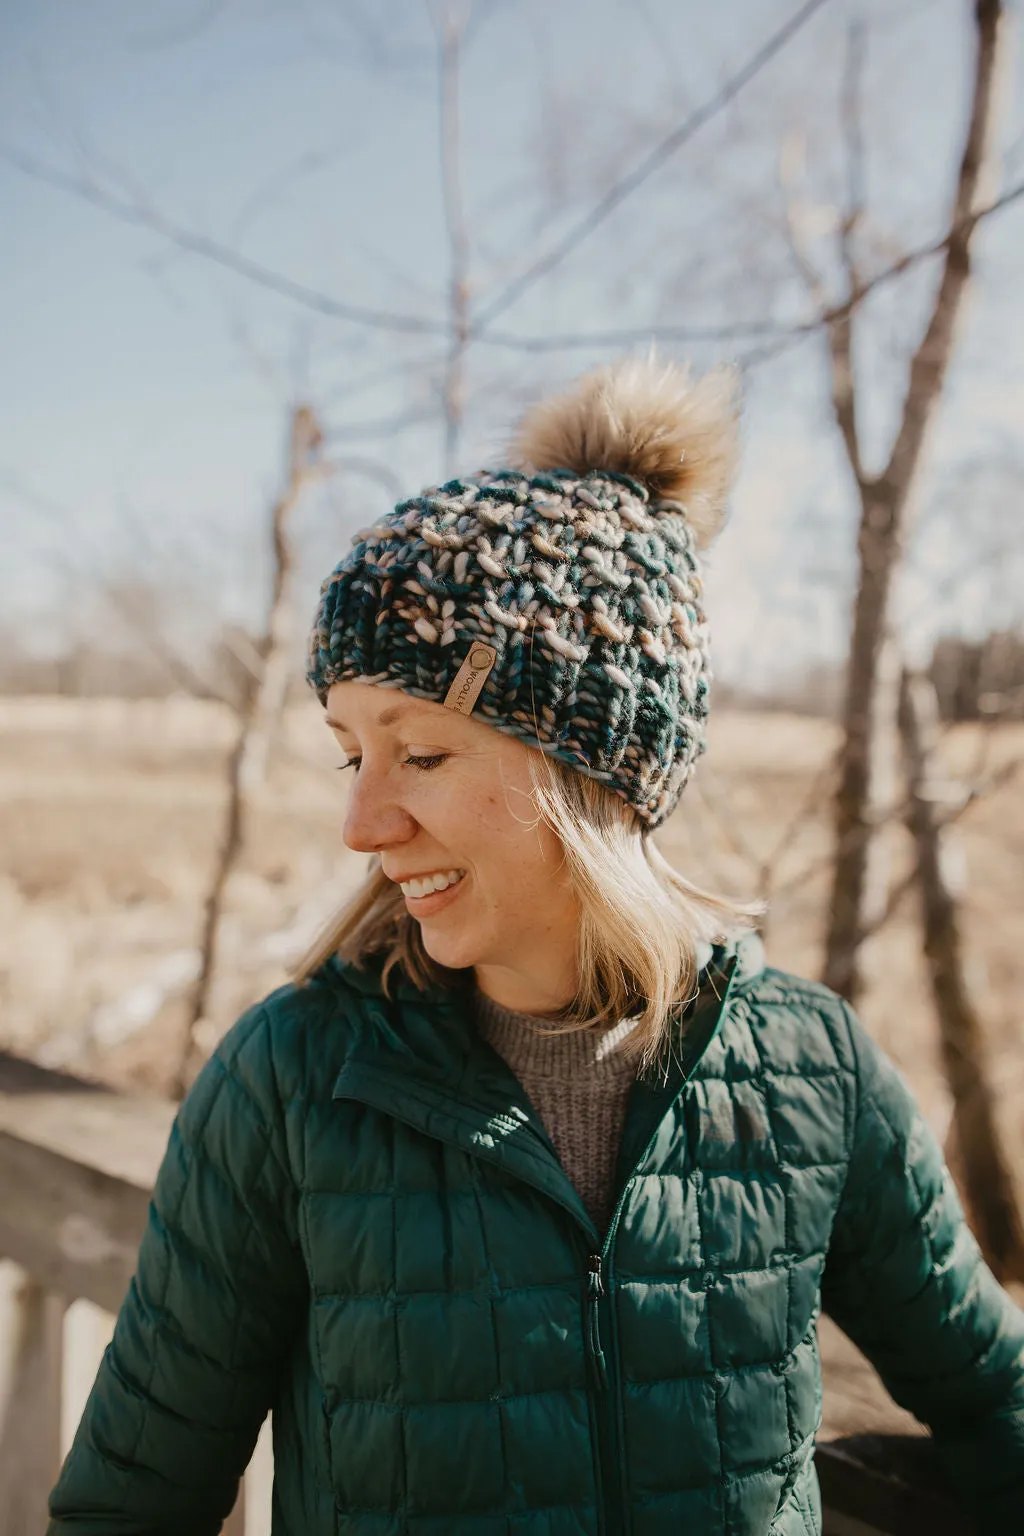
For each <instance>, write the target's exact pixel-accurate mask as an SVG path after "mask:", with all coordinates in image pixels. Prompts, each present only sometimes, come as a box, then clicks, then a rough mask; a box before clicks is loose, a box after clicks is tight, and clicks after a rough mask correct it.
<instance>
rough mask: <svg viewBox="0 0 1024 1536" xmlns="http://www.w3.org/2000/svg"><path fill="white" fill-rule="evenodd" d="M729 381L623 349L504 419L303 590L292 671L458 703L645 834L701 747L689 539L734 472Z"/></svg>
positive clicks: (704, 707) (707, 523) (669, 804)
mask: <svg viewBox="0 0 1024 1536" xmlns="http://www.w3.org/2000/svg"><path fill="white" fill-rule="evenodd" d="M736 446H737V409H736V404H735V387H734V378H733V375H732V373H731V372H730V371H728V370H718V371H716V372H715V373H712V374H708V375H705V377H704V378H703V379H701V380H699V381H698V382H696V383H692V382H691V381H690V379H689V376H688V374H687V372H686V371H685V370H684V369H682V368H681V367H679V366H678V365H676V364H672V363H668V364H660V363H655V362H654V360H653V359H649V360H636V359H626V360H623V361H620V362H618V363H615V364H612V365H610V366H607V367H605V368H600V369H597V370H595V371H594V372H592V373H590V374H587V375H585V376H584V377H583V378H582V379H580V380H579V381H578V382H577V383H576V384H575V385H574V386H573V387H572V388H571V389H570V390H569V391H568V392H567V393H566V394H564V395H561V396H558V397H556V398H553V399H550V400H546V401H543V402H541V403H540V404H539V405H537V406H534V408H533V409H532V410H531V411H530V412H529V413H528V414H527V416H526V417H525V419H524V421H523V422H522V424H521V426H520V428H519V430H518V432H517V434H516V436H515V438H514V440H513V445H512V450H511V452H510V455H509V467H507V468H503V469H496V470H491V471H485V472H482V473H480V474H477V475H471V476H469V477H468V478H466V479H456V480H449V481H447V482H446V483H445V484H444V485H441V486H437V487H434V488H431V489H428V490H426V491H424V492H423V494H422V495H420V496H416V497H413V498H411V499H410V500H408V501H401V502H399V503H398V505H397V506H396V507H395V509H394V511H393V512H391V513H390V514H388V515H387V516H385V517H383V518H381V519H380V521H379V522H377V523H375V524H374V525H373V527H370V528H363V529H361V530H360V531H359V532H358V533H357V534H355V535H354V536H353V539H352V543H353V545H354V548H353V549H352V550H350V552H349V553H348V554H347V555H346V556H345V557H344V559H343V560H342V561H341V562H340V564H339V565H338V566H337V567H336V568H335V570H334V572H333V573H332V574H331V575H330V576H329V577H328V578H327V580H326V581H325V582H324V584H323V587H322V588H321V594H320V603H319V608H318V611H317V615H316V621H315V624H314V627H313V631H312V634H311V637H310V658H309V671H308V674H307V675H308V678H309V681H310V683H311V684H312V686H313V687H314V688H315V689H316V692H317V694H318V695H319V698H320V700H321V703H326V700H327V692H328V689H329V688H330V687H331V685H332V683H336V682H345V681H348V680H350V679H356V678H357V679H360V680H361V681H363V682H367V683H377V684H379V685H381V686H382V687H386V688H399V689H402V690H403V691H404V692H406V693H409V694H413V695H415V696H416V697H417V698H424V699H432V700H435V701H436V702H438V703H441V704H443V705H445V706H446V707H447V708H449V709H453V710H457V711H459V712H461V713H464V714H473V715H474V716H475V717H476V718H477V719H480V720H482V721H483V722H485V723H486V724H487V725H491V726H493V727H494V728H495V729H496V730H499V731H503V732H505V733H506V734H508V735H511V736H515V737H518V738H519V739H520V740H521V741H524V742H526V743H527V744H528V745H529V746H531V747H535V748H537V749H539V750H540V751H541V752H545V753H547V754H549V755H550V756H553V757H557V758H558V759H560V760H561V761H562V762H565V763H568V764H569V765H570V767H572V768H575V769H577V770H578V771H579V772H581V773H584V774H586V775H588V777H590V778H593V779H598V780H600V781H601V782H602V783H604V784H606V785H607V787H608V788H609V789H610V790H611V791H613V792H614V793H615V794H616V795H619V796H620V797H621V798H622V799H623V800H625V801H627V802H628V804H630V805H631V806H632V807H633V809H634V810H635V811H636V813H637V815H638V816H639V818H640V820H641V822H642V823H643V824H644V825H645V826H646V827H648V828H654V827H657V826H659V825H660V824H661V823H662V822H663V821H664V820H665V818H666V817H667V816H668V815H669V813H670V812H671V811H672V810H673V809H674V807H675V805H676V803H677V801H678V799H679V796H680V794H681V793H682V790H683V788H684V786H685V784H686V782H687V779H688V778H689V776H690V773H691V772H692V770H693V767H694V764H695V762H696V760H697V758H698V757H699V756H700V754H701V753H702V752H703V751H704V749H705V745H706V742H705V722H706V719H707V713H708V686H709V682H710V678H711V674H710V671H709V666H708V630H707V623H706V619H705V613H704V609H703V606H702V601H701V596H702V583H701V576H700V565H699V558H698V550H700V549H702V548H703V547H704V546H706V545H707V544H708V543H709V542H710V540H711V539H712V538H713V537H714V535H715V534H716V533H717V532H718V529H719V527H720V526H721V523H722V522H723V520H724V514H725V502H726V497H727V495H728V492H729V489H730V486H731V483H732V478H733V474H734V469H735V460H736Z"/></svg>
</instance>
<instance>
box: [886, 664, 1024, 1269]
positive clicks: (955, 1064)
mask: <svg viewBox="0 0 1024 1536" xmlns="http://www.w3.org/2000/svg"><path fill="white" fill-rule="evenodd" d="M899 719H900V731H901V735H902V740H903V750H904V755H905V759H906V764H907V779H908V795H907V825H908V828H909V830H910V832H911V834H912V836H913V838H914V844H915V847H916V850H917V867H918V884H919V887H920V892H921V916H922V921H923V925H924V952H925V958H926V960H927V963H928V974H929V977H930V980H931V987H932V996H933V999H934V1002H935V1011H936V1014H937V1015H938V1020H939V1034H940V1040H941V1044H942V1059H943V1063H944V1065H945V1069H946V1077H947V1080H948V1082H949V1088H950V1093H951V1094H952V1097H953V1126H954V1131H955V1139H956V1146H957V1153H958V1162H959V1165H960V1170H961V1173H962V1179H963V1189H964V1197H965V1199H964V1203H965V1205H966V1207H967V1210H968V1213H969V1215H970V1218H971V1224H972V1226H973V1228H974V1232H975V1236H976V1237H977V1239H978V1242H979V1243H980V1245H981V1248H982V1252H983V1253H984V1255H985V1258H986V1259H987V1261H988V1263H989V1265H990V1267H991V1268H992V1270H993V1272H994V1273H995V1275H996V1276H997V1277H998V1278H999V1279H1000V1280H1003V1281H1005V1280H1024V1229H1022V1226H1021V1218H1020V1212H1019V1210H1018V1207H1017V1199H1016V1192H1015V1190H1014V1182H1013V1175H1012V1173H1011V1170H1010V1166H1009V1162H1008V1160H1007V1158H1006V1155H1005V1152H1004V1150H1003V1146H1002V1143H1001V1140H1000V1136H999V1129H998V1126H997V1123H996V1113H995V1101H994V1094H993V1091H992V1082H991V1075H990V1072H989V1069H988V1062H987V1052H986V1048H985V1039H984V1028H983V1024H982V1020H981V1017H980V1015H979V1013H978V1009H977V1007H976V1005H975V1002H974V999H973V998H972V997H971V994H970V989H969V987H968V985H967V981H966V978H965V975H964V961H963V949H964V945H963V936H962V934H961V931H960V915H959V911H958V905H957V899H956V895H955V892H954V890H953V887H952V882H951V881H950V879H949V876H948V873H947V872H948V870H949V866H950V859H949V843H950V838H951V836H952V834H951V833H950V832H949V831H948V830H947V831H945V832H944V831H943V829H942V824H941V820H940V814H939V811H938V810H937V801H938V796H937V795H936V792H935V786H934V777H933V774H934V769H933V766H932V765H933V764H934V762H935V755H936V745H937V737H938V700H937V698H936V695H935V688H934V686H933V684H932V683H931V681H930V680H929V679H928V678H927V677H924V676H920V675H918V676H912V675H911V674H910V673H909V672H904V674H903V683H902V688H901V695H900V716H899Z"/></svg>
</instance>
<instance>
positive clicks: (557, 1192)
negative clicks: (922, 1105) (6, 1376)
mask: <svg viewBox="0 0 1024 1536" xmlns="http://www.w3.org/2000/svg"><path fill="white" fill-rule="evenodd" d="M393 980H394V978H393ZM702 983H703V984H702V987H701V990H700V995H699V997H698V1000H697V1002H696V1003H695V1004H694V1005H691V1007H690V1009H689V1010H688V1013H687V1014H686V1015H685V1016H684V1020H685V1028H684V1029H682V1030H681V1031H680V1033H679V1039H678V1042H677V1050H676V1053H675V1057H674V1061H673V1065H672V1067H671V1070H670V1072H669V1075H668V1080H667V1081H662V1080H659V1081H651V1082H647V1083H643V1082H638V1083H637V1085H636V1087H635V1088H634V1089H633V1091H632V1097H631V1099H630V1104H629V1109H628V1113H627V1121H626V1128H625V1134H624V1140H623V1145H622V1151H621V1157H620V1162H619V1196H618V1202H617V1206H616V1210H615V1214H614V1217H613V1219H612V1222H611V1225H610V1228H609V1231H608V1233H607V1236H606V1237H605V1238H604V1240H603V1241H602V1240H601V1238H600V1237H599V1235H598V1233H597V1231H596V1230H595V1228H594V1226H593V1224H592V1222H591V1221H590V1219H589V1217H588V1216H587V1213H586V1210H585V1209H584V1207H583V1205H582V1204H581V1202H580V1199H579V1197H578V1195H577V1194H576V1192H575V1190H574V1189H573V1187H572V1185H571V1184H570V1183H569V1180H568V1179H567V1177H566V1175H565V1173H564V1172H563V1170H562V1168H561V1166H560V1164H559V1163H558V1161H557V1159H556V1157H555V1154H554V1150H553V1148H552V1145H551V1142H550V1140H549V1138H548V1136H547V1135H546V1133H545V1131H544V1129H543V1127H542V1125H541V1124H540V1122H539V1120H538V1118H537V1115H536V1113H535V1111H534V1110H533V1109H532V1107H531V1105H530V1104H529V1102H528V1100H527V1098H526V1096H525V1095H524V1092H523V1090H522V1087H521V1086H520V1085H519V1083H518V1082H517V1081H516V1079H515V1077H514V1076H513V1075H512V1073H511V1072H510V1070H509V1069H508V1068H507V1066H506V1065H505V1063H504V1062H503V1061H502V1060H501V1059H500V1057H498V1056H497V1055H496V1054H495V1053H494V1052H493V1051H492V1050H491V1048H490V1047H489V1046H488V1045H486V1044H485V1043H484V1042H483V1041H482V1040H481V1039H480V1038H479V1037H478V1036H477V1034H476V1033H475V1031H474V1029H473V1027H472V1024H471V1021H470V1018H469V1016H468V1012H467V1008H466V1004H465V1001H464V1000H462V999H460V998H459V997H458V996H457V995H455V994H449V995H447V996H445V995H437V996H429V997H424V996H423V995H422V994H420V993H418V992H417V991H416V990H415V989H414V988H413V987H412V986H411V984H410V983H409V982H408V981H407V980H405V979H403V980H401V982H400V984H399V985H398V986H397V987H393V991H394V994H395V995H394V996H393V997H392V998H391V999H387V998H385V997H384V996H383V994H382V992H381V989H380V985H379V979H378V973H377V972H375V971H374V970H373V969H368V970H365V971H357V970H355V969H353V968H351V967H345V966H342V965H340V964H337V963H334V962H332V963H330V964H329V965H327V966H325V967H324V968H323V970H322V971H320V972H319V973H318V975H317V976H316V977H315V978H314V980H313V981H312V983H310V984H309V985H308V986H306V987H305V988H302V989H299V988H294V987H286V988H284V989H282V990H281V991H279V992H277V993H275V994H274V995H273V996H272V997H270V998H269V999H268V1000H267V1001H266V1002H265V1003H263V1004H261V1005H260V1006H258V1007H256V1008H254V1009H252V1010H251V1012H249V1013H247V1014H246V1015H245V1016H244V1017H243V1018H242V1019H241V1020H240V1021H239V1022H238V1024H236V1025H235V1027H234V1028H233V1029H232V1030H231V1031H230V1033H229V1034H228V1035H227V1036H226V1037H225V1039H224V1041H223V1042H222V1044H221V1046H220V1047H219V1049H218V1050H217V1052H216V1053H215V1055H214V1056H213V1058H212V1059H211V1060H210V1062H209V1063H208V1064H207V1065H206V1067H205V1068H204V1070H203V1072H202V1074H201V1076H200V1078H199V1079H198V1081H197V1083H196V1085H195V1087H194V1088H193V1089H192V1091H191V1093H190V1094H189V1096H188V1098H187V1099H186V1101H185V1103H184V1104H183V1105H182V1107H181V1110H180V1113H179V1116H178V1119H177V1121H176V1123H175V1128H174V1131H173V1133H172V1136H171V1140H170V1144H169V1147H168V1151H167V1155H166V1158H165V1161H164V1163H163V1167H162V1170H161V1173H160V1177H159V1180H158V1183H157V1186H156V1190H155V1192H154V1195H153V1202H152V1206H151V1212H150V1218H149V1224H148V1228H147V1231H146V1234H145V1237H144V1239H143V1243H142V1247H141V1251H140V1255H139V1264H138V1272H137V1275H136V1277H135V1279H134V1280H133V1282H132V1285H131V1289H130V1291H129V1294H128V1297H127V1299H126V1301H125V1304H124V1307H123V1309H122V1311H121V1314H120V1317H119V1319H118V1322H117V1328H116V1331H115V1334H114V1339H113V1342H112V1343H111V1345H110V1348H109V1349H108V1351H107V1353H106V1356H105V1358H104V1361H103V1364H102V1366H101V1368H100V1372H99V1376H98V1378H97V1381H96V1384H95V1386H94V1388H93V1392H92V1396H91V1397H90V1399H89V1403H88V1406H87V1408H86V1411H85V1415H84V1417H83V1420H82V1423H81V1425H80V1427H79V1430H78V1434H77V1437H76V1439H75V1443H74V1446H73V1448H72V1450H71V1452H70V1454H69V1456H68V1459H67V1462H66V1463H65V1466H64V1469H63V1471H62V1474H61V1477H60V1480H59V1482H58V1484H57V1487H56V1489H55V1490H54V1492H53V1494H52V1496H51V1513H52V1517H53V1518H52V1522H51V1524H50V1527H49V1531H50V1533H51V1536H57V1533H65V1536H70V1533H75V1536H112V1533H115V1532H116V1533H121V1536H125V1533H133V1536H143V1533H146V1536H157V1533H163V1536H171V1533H173V1536H213V1533H214V1532H216V1531H218V1530H219V1528H220V1524H221V1521H222V1519H223V1518H224V1516H225V1515H226V1514H227V1512H228V1510H229V1509H230V1507H231V1504H232V1501H233V1500H234V1497H235V1492H236V1487H237V1480H238V1478H239V1475H240V1474H241V1472H242V1470H243V1468H244V1467H245V1465H246V1463H247V1462H248V1460H249V1457H250V1455H251V1454H252V1450H253V1445H254V1443H255V1440H256V1435H257V1432H258V1430H259V1427H260V1423H261V1421H262V1420H263V1418H264V1416H265V1415H266V1413H267V1411H268V1409H273V1429H274V1451H275V1469H276V1476H275V1488H274V1515H273V1531H274V1536H597V1533H603V1536H626V1533H630V1536H670V1533H671V1536H680V1533H686V1536H770V1533H774V1536H815V1533H817V1532H819V1531H820V1529H821V1512H820V1496H819V1491H818V1485H817V1478H816V1475H815V1471H814V1462H813V1454H814V1434H815V1430H816V1428H817V1426H818V1423H819V1414H820V1408H821V1381H820V1375H819V1364H818V1354H817V1346H816V1338H815V1319H816V1317H817V1315H818V1312H819V1310H820V1308H821V1307H822V1305H823V1306H824V1307H825V1308H826V1309H827V1310H828V1311H829V1312H830V1313H831V1314H832V1316H833V1317H834V1318H835V1319H836V1320H837V1322H838V1323H839V1324H840V1326H841V1327H842V1328H843V1329H845V1330H846V1332H847V1333H848V1334H850V1336H851V1337H852V1338H853V1339H855V1340H856V1342H857V1343H858V1344H859V1345H860V1346H861V1348H862V1349H864V1350H865V1352H866V1353H867V1354H868V1356H869V1357H870V1358H871V1359H872V1360H873V1361H874V1363H875V1365H876V1366H877V1368H878V1370H879V1371H880V1373H881V1375H882V1377H883V1379H884V1381H885V1383H886V1385H887V1387H888V1389H889V1391H890V1392H891V1393H892V1395H893V1397H894V1398H896V1400H897V1401H898V1402H900V1403H902V1404H904V1405H905V1406H906V1407H907V1408H909V1409H910V1410H911V1411H912V1412H914V1413H915V1414H916V1415H917V1416H918V1417H919V1418H920V1419H922V1420H924V1421H925V1422H926V1423H928V1424H929V1425H930V1426H931V1428H932V1431H933V1433H934V1435H935V1436H936V1438H937V1439H940V1440H941V1443H942V1445H943V1448H944V1462H945V1466H946V1468H947V1469H948V1473H949V1476H950V1478H951V1480H952V1481H953V1483H954V1486H956V1487H957V1488H958V1489H959V1491H960V1492H961V1494H962V1495H963V1497H964V1499H965V1500H966V1501H967V1502H968V1503H969V1504H970V1505H971V1506H972V1507H973V1508H974V1510H975V1511H976V1514H977V1516H978V1519H979V1524H980V1528H981V1529H982V1531H984V1532H985V1533H992V1536H995V1533H998V1536H1010V1533H1011V1532H1015V1531H1022V1530H1024V1314H1022V1313H1021V1312H1020V1311H1019V1310H1018V1309H1017V1308H1016V1307H1015V1306H1014V1305H1013V1304H1012V1303H1011V1302H1010V1300H1009V1299H1008V1297H1007V1296H1006V1294H1005V1293H1004V1292H1003V1291H1002V1289H1001V1288H1000V1287H999V1286H998V1285H997V1284H996V1282H995V1280H994V1279H993V1278H992V1276H991V1274H990V1273H989V1271H988V1270H987V1269H986V1267H985V1266H984V1265H983V1263H982V1262H981V1260H980V1257H979V1253H978V1249H977V1247H976V1245H975V1243H974V1240H973V1239H972V1237H971V1235H970V1232H969V1230H968V1229H967V1227H966V1226H965V1224H964V1221H963V1216H962V1212H961V1208H960V1206H959V1204H958V1202H957V1198H956V1195H955V1193H954V1191H953V1188H952V1186H951V1184H950V1181H949V1177H948V1175H947V1174H946V1172H945V1170H944V1167H943V1163H942V1159H941V1156H940V1153H939V1151H938V1148H937V1146H936V1144H935V1142H934V1140H933V1138H932V1136H931V1135H930V1133H929V1131H928V1130H927V1128H926V1126H925V1124H924V1122H923V1121H922V1119H921V1118H920V1116H919V1114H918V1112H917V1111H916V1109H915V1106H914V1103H913V1101H912V1099H911V1098H910V1096H909V1094H908V1092H907V1089H906V1088H905V1086H904V1084H903V1081H902V1079H901V1078H900V1077H899V1076H898V1074H897V1073H896V1071H895V1069H894V1068H893V1067H892V1065H891V1064H890V1063H889V1061H888V1059H887V1058H886V1057H885V1056H884V1055H882V1053H881V1052H880V1051H879V1050H878V1048H877V1047H876V1046H875V1045H873V1044H872V1042H871V1040H870V1038H869V1036H868V1035H867V1033H866V1032H865V1031H864V1029H863V1028H862V1026H861V1025H860V1024H858V1022H857V1020H856V1019H855V1017H854V1016H853V1015H852V1014H851V1013H850V1011H849V1009H848V1008H847V1007H846V1006H845V1004H843V1003H842V1002H841V1001H840V1000H839V999H838V998H837V997H835V996H834V995H833V994H832V993H830V992H828V991H826V990H825V989H824V988H822V987H820V986H816V985H814V984H813V983H810V982H805V981H801V980H798V979H797V978H795V977H792V976H788V975H785V974H783V973H780V972H778V971H774V970H766V969H764V968H763V957H762V952H761V948H760V943H759V941H758V940H756V939H754V938H752V937H751V938H746V939H743V940H742V941H741V942H740V943H739V945H737V946H734V947H733V948H732V949H728V950H727V949H722V948H720V949H718V950H716V951H715V953H714V956H713V957H712V960H711V962H710V963H709V965H708V967H707V968H706V969H705V971H704V972H703V973H702Z"/></svg>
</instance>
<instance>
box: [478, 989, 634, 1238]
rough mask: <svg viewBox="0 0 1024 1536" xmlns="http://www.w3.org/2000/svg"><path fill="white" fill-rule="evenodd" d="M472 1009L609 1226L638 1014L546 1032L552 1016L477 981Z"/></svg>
mask: <svg viewBox="0 0 1024 1536" xmlns="http://www.w3.org/2000/svg"><path fill="white" fill-rule="evenodd" d="M473 1012H474V1016H475V1018H476V1023H477V1028H478V1029H479V1031H480V1033H481V1035H482V1036H483V1037H484V1039H485V1040H486V1041H487V1042H488V1044H490V1045H491V1046H493V1048H494V1049H495V1050H496V1051H497V1052H498V1054H499V1055H500V1056H502V1057H503V1058H504V1060H505V1061H506V1062H507V1063H508V1065H509V1066H510V1067H511V1068H512V1071H513V1072H514V1073H515V1075H516V1077H517V1078H518V1079H519V1081H520V1082H521V1083H522V1085H523V1087H524V1088H525V1089H526V1092H527V1095H528V1096H529V1098H530V1101H531V1103H532V1104H533V1106H534V1108H535V1109H536V1111H537V1113H538V1114H539V1115H540V1118H541V1120H542V1122H543V1124H544V1128H545V1130H546V1131H547V1133H548V1135H549V1136H550V1137H551V1142H552V1145H553V1146H554V1149H555V1151H556V1152H557V1153H558V1159H559V1161H560V1163H561V1164H562V1167H563V1168H564V1169H565V1171H566V1173H567V1174H568V1176H569V1178H570V1180H571V1182H572V1183H573V1184H574V1185H575V1186H576V1189H577V1191H578V1193H579V1195H580V1198H581V1199H582V1201H583V1204H584V1205H585V1206H586V1208H587V1210H588V1211H589V1212H590V1215H591V1217H592V1218H593V1221H594V1225H595V1226H596V1227H597V1229H598V1231H600V1232H602V1233H603V1232H604V1230H605V1228H606V1227H607V1225H608V1220H609V1218H610V1216H611V1213H612V1206H613V1204H614V1181H615V1163H616V1159H617V1157H618V1151H619V1142H620V1141H621V1140H622V1127H623V1123H624V1121H625V1118H626V1100H627V1099H628V1097H629V1090H630V1088H631V1087H632V1084H633V1080H634V1078H635V1076H636V1064H635V1062H633V1061H631V1060H630V1059H629V1058H628V1057H625V1056H623V1054H622V1051H621V1050H620V1047H621V1045H622V1042H623V1041H624V1040H625V1039H626V1037H627V1035H629V1034H630V1033H631V1032H632V1030H633V1029H635V1028H636V1022H637V1021H636V1020H635V1019H622V1020H621V1021H620V1022H619V1023H618V1024H616V1025H614V1026H613V1027H612V1028H611V1029H604V1030H601V1031H600V1032H591V1031H589V1030H573V1031H571V1032H565V1033H560V1034H556V1035H551V1034H545V1033H541V1031H542V1030H543V1029H544V1028H545V1025H546V1023H547V1021H546V1020H545V1019H543V1018H539V1017H536V1016H534V1015H532V1014H528V1013H517V1012H514V1011H513V1010H512V1009H510V1008H503V1007H502V1006H501V1005H500V1004H499V1003H496V1002H494V1000H493V999H492V998H489V997H488V996H487V995H486V994H485V993H483V992H481V991H480V989H479V988H476V989H475V990H474V993H473Z"/></svg>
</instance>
